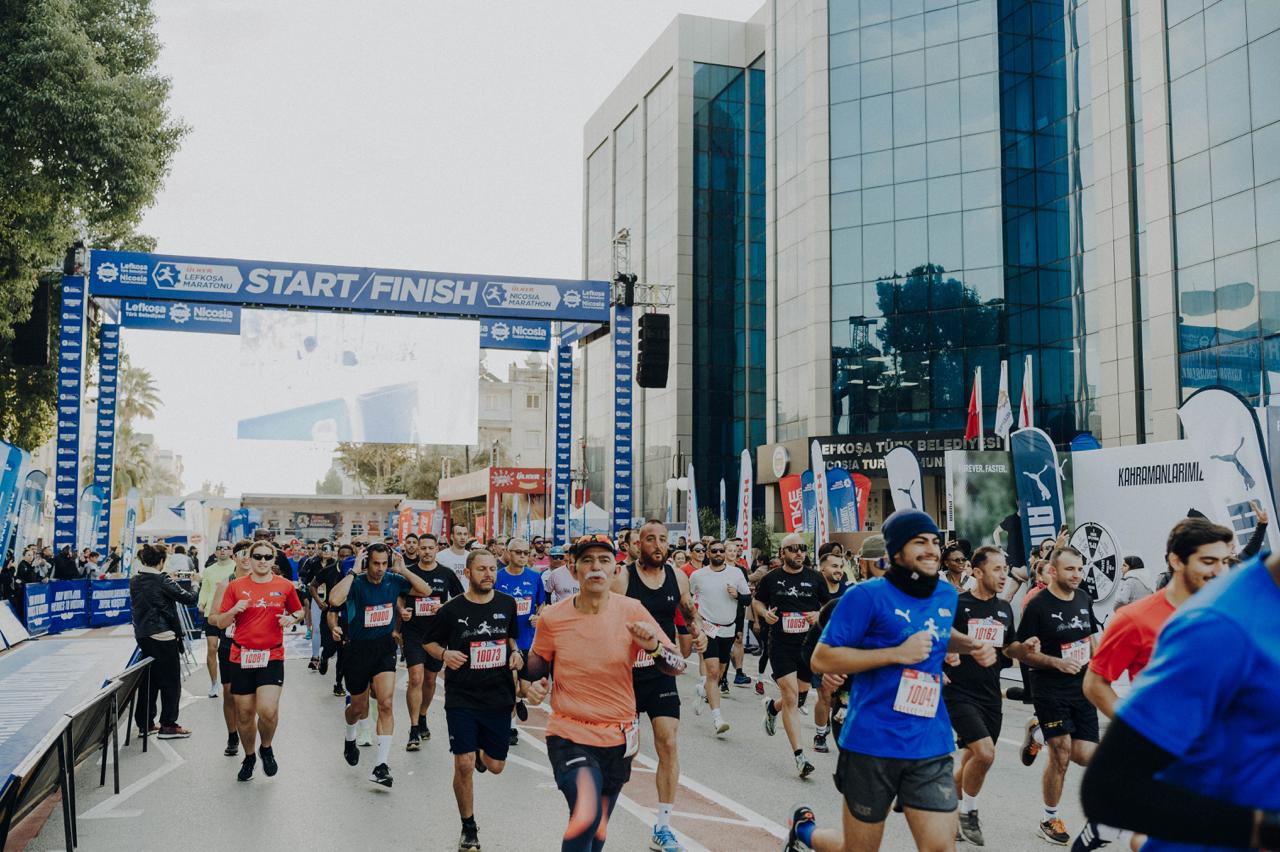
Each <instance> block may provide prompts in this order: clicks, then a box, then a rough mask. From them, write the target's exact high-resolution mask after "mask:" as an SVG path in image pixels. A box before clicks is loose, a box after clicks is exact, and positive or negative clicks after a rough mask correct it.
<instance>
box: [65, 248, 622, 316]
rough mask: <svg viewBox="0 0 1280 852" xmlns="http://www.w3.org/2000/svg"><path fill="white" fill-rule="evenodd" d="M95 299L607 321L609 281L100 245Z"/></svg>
mask: <svg viewBox="0 0 1280 852" xmlns="http://www.w3.org/2000/svg"><path fill="white" fill-rule="evenodd" d="M89 292H90V294H91V295H94V296H114V297H117V298H121V299H146V300H157V299H158V300H163V301H181V302H203V303H218V304H224V305H242V306H257V305H271V306H276V307H286V308H319V309H327V310H345V311H364V312H378V313H397V314H418V315H433V316H463V317H468V316H472V317H474V316H488V317H516V318H520V319H548V320H550V319H561V320H585V321H588V322H607V321H608V320H609V282H607V281H574V280H562V279H555V278H523V277H516V276H503V277H499V276H493V275H469V274H464V273H457V272H415V271H410V270H404V269H383V268H376V267H361V266H321V265H317V264H310V263H283V262H277V261H262V260H235V259H230V258H212V257H181V256H178V255H167V254H147V253H145V252H129V251H109V250H94V251H93V252H92V253H91V255H90V260H89Z"/></svg>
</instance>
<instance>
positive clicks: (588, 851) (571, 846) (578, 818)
mask: <svg viewBox="0 0 1280 852" xmlns="http://www.w3.org/2000/svg"><path fill="white" fill-rule="evenodd" d="M557 781H559V783H560V792H562V793H564V798H565V801H567V802H568V803H569V825H568V826H567V827H566V828H565V830H564V840H563V841H562V842H561V844H560V852H600V850H601V849H603V848H604V838H605V832H606V831H607V830H608V828H609V817H610V816H612V815H613V808H614V806H615V805H617V804H618V797H617V796H613V797H609V796H602V795H601V794H600V791H601V784H602V782H603V777H602V776H601V774H600V769H599V767H596V766H582V767H579V768H578V769H577V770H575V771H574V772H573V773H571V774H565V775H562V776H561V777H560V778H558V779H557Z"/></svg>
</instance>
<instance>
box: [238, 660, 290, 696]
mask: <svg viewBox="0 0 1280 852" xmlns="http://www.w3.org/2000/svg"><path fill="white" fill-rule="evenodd" d="M228 653H230V652H228ZM260 686H284V660H269V661H268V662H267V664H266V665H265V666H263V667H262V668H260V669H246V668H245V667H244V666H240V665H233V666H232V671H231V694H232V695H253V694H254V693H255V692H257V691H258V687H260Z"/></svg>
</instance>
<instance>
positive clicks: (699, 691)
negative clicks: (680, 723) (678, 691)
mask: <svg viewBox="0 0 1280 852" xmlns="http://www.w3.org/2000/svg"><path fill="white" fill-rule="evenodd" d="M706 703H707V687H706V686H705V685H704V684H701V683H700V684H698V686H697V688H696V689H695V690H694V702H693V715H695V716H701V715H702V705H704V704H706Z"/></svg>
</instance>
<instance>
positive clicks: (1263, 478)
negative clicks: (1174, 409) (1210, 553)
mask: <svg viewBox="0 0 1280 852" xmlns="http://www.w3.org/2000/svg"><path fill="white" fill-rule="evenodd" d="M1178 417H1179V419H1181V420H1182V428H1183V431H1185V432H1186V434H1187V438H1188V439H1189V440H1190V441H1191V442H1192V443H1194V444H1195V446H1196V448H1197V449H1198V450H1199V452H1200V462H1201V466H1202V468H1203V470H1204V476H1205V481H1206V482H1207V483H1208V485H1209V489H1210V493H1211V494H1212V496H1213V499H1214V501H1215V503H1216V504H1217V505H1216V507H1215V508H1216V511H1214V512H1206V513H1205V514H1207V515H1208V516H1209V517H1210V518H1213V519H1214V520H1216V521H1218V522H1219V523H1221V524H1225V525H1227V526H1229V527H1231V528H1232V529H1233V530H1234V531H1235V534H1236V544H1237V546H1239V547H1243V546H1244V545H1245V543H1246V542H1247V541H1248V540H1249V537H1250V536H1251V535H1252V534H1253V530H1254V527H1255V526H1256V525H1257V516H1256V515H1255V514H1254V510H1253V507H1252V505H1251V504H1252V503H1253V502H1256V503H1257V504H1258V505H1259V506H1261V507H1262V508H1263V509H1264V510H1265V511H1266V512H1267V513H1268V514H1269V515H1270V516H1271V518H1272V523H1271V524H1270V525H1269V526H1268V528H1267V543H1268V544H1269V545H1270V547H1271V549H1272V550H1273V551H1275V550H1277V549H1280V529H1277V526H1278V525H1277V524H1276V523H1275V521H1276V510H1275V505H1274V502H1273V501H1272V499H1271V471H1270V470H1269V465H1268V464H1267V459H1266V456H1265V455H1264V454H1263V452H1262V430H1261V429H1260V428H1259V426H1258V418H1257V416H1256V415H1255V414H1254V413H1253V409H1252V408H1250V407H1249V405H1248V403H1246V402H1245V401H1244V400H1243V399H1242V398H1241V397H1240V396H1238V395H1237V394H1235V393H1233V392H1232V391H1229V390H1227V389H1225V388H1217V387H1210V388H1203V389H1201V390H1198V391H1196V392H1195V393H1193V394H1192V395H1191V396H1190V397H1188V398H1187V400H1186V402H1184V403H1182V405H1181V407H1179V408H1178Z"/></svg>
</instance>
